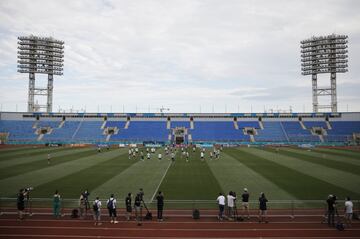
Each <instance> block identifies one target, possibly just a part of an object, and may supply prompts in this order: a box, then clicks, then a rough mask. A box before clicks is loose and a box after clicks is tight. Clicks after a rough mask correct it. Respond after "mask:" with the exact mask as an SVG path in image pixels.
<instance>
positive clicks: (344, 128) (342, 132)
mask: <svg viewBox="0 0 360 239" xmlns="http://www.w3.org/2000/svg"><path fill="white" fill-rule="evenodd" d="M330 124H331V128H332V129H329V130H327V136H325V137H324V139H325V141H327V142H342V141H347V140H350V139H351V138H352V135H353V133H360V122H359V121H332V122H330Z"/></svg>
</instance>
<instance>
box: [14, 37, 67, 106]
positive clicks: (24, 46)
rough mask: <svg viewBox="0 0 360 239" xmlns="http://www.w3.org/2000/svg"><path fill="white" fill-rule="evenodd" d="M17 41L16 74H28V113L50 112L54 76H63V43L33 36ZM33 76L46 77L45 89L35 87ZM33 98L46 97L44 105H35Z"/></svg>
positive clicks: (50, 38)
mask: <svg viewBox="0 0 360 239" xmlns="http://www.w3.org/2000/svg"><path fill="white" fill-rule="evenodd" d="M18 40H19V41H18V49H19V51H18V63H19V65H18V72H20V73H29V93H28V112H36V111H40V110H41V109H46V112H51V111H52V105H53V102H52V101H53V81H54V75H63V62H64V59H63V58H64V42H63V41H59V40H56V39H54V38H52V37H37V36H33V35H30V36H21V37H18ZM35 74H47V75H48V83H47V87H46V88H39V87H35ZM35 96H46V97H47V102H46V105H38V104H35Z"/></svg>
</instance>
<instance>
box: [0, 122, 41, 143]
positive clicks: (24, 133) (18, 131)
mask: <svg viewBox="0 0 360 239" xmlns="http://www.w3.org/2000/svg"><path fill="white" fill-rule="evenodd" d="M33 125H34V121H28V120H1V121H0V132H7V133H9V140H17V141H27V140H36V138H37V135H36V134H35V131H36V129H34V128H33Z"/></svg>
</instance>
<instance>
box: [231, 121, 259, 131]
mask: <svg viewBox="0 0 360 239" xmlns="http://www.w3.org/2000/svg"><path fill="white" fill-rule="evenodd" d="M237 124H238V126H239V129H243V128H245V127H249V128H256V129H259V128H260V125H259V122H258V121H238V122H237Z"/></svg>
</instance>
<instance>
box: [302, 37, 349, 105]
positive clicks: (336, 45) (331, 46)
mask: <svg viewBox="0 0 360 239" xmlns="http://www.w3.org/2000/svg"><path fill="white" fill-rule="evenodd" d="M347 38H348V36H346V35H335V34H332V35H328V36H320V37H312V38H309V39H306V40H303V41H301V42H300V43H301V74H302V75H311V76H312V98H313V111H314V112H319V110H321V109H331V112H337V96H336V73H345V72H347V71H348V69H347V67H348V65H347V62H348V60H347V58H348V55H347V52H348V51H347V47H348V46H347V43H348V41H347ZM322 73H330V87H322V88H321V87H318V82H317V74H322ZM319 96H330V97H331V103H330V105H319V102H318V97H319Z"/></svg>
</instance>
